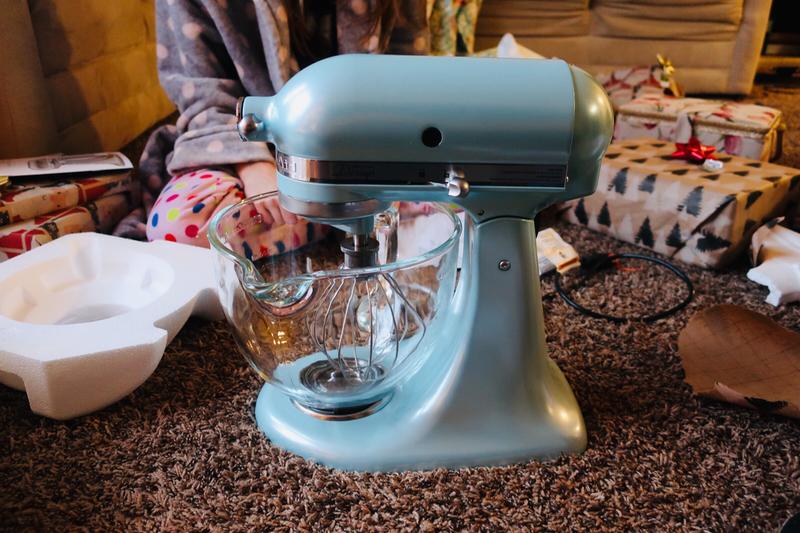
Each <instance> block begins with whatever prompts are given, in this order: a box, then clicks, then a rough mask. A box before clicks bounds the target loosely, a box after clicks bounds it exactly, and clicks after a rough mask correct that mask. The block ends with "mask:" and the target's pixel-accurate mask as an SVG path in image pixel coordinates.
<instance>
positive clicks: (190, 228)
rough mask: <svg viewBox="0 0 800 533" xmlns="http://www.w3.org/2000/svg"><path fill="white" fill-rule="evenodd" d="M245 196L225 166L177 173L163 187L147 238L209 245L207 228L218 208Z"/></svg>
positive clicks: (238, 182)
mask: <svg viewBox="0 0 800 533" xmlns="http://www.w3.org/2000/svg"><path fill="white" fill-rule="evenodd" d="M243 198H244V192H243V190H242V185H241V183H240V181H239V179H238V178H236V177H234V176H231V175H229V174H227V173H226V172H223V171H221V170H197V171H194V172H187V173H186V174H181V175H180V176H175V177H174V178H172V179H171V180H170V182H169V183H168V184H167V186H166V187H164V189H163V190H162V191H161V193H160V194H159V195H158V198H157V199H156V201H155V203H154V204H153V208H152V209H151V210H150V217H149V218H148V220H147V240H150V241H154V240H157V239H165V240H168V241H173V242H182V243H184V244H193V245H195V246H204V247H206V248H207V247H208V239H207V238H206V231H207V230H208V224H209V222H210V221H211V217H212V216H213V215H214V213H216V212H217V211H218V210H220V209H223V208H225V207H227V206H229V205H231V204H235V203H237V202H239V201H241V200H242V199H243Z"/></svg>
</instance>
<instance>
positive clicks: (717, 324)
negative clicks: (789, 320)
mask: <svg viewBox="0 0 800 533" xmlns="http://www.w3.org/2000/svg"><path fill="white" fill-rule="evenodd" d="M678 351H679V354H680V357H681V361H682V364H683V369H684V371H685V373H686V382H687V383H688V384H689V385H691V387H692V390H693V391H694V393H695V394H697V395H700V396H705V397H708V398H712V399H715V400H720V401H723V402H728V403H732V404H735V405H739V406H742V407H746V408H748V409H757V410H760V411H764V412H768V413H773V414H778V415H783V416H789V417H792V418H800V333H796V332H794V331H791V330H789V329H786V328H784V327H783V326H781V325H780V324H777V323H776V322H774V321H772V320H771V319H769V318H768V317H766V316H764V315H761V314H759V313H755V312H753V311H749V310H747V309H744V308H743V307H739V306H736V305H716V306H714V307H710V308H708V309H704V310H702V311H700V312H698V313H696V314H695V315H694V316H693V317H692V318H691V319H690V320H689V323H688V324H687V325H686V327H685V328H684V329H683V331H681V334H680V337H679V338H678Z"/></svg>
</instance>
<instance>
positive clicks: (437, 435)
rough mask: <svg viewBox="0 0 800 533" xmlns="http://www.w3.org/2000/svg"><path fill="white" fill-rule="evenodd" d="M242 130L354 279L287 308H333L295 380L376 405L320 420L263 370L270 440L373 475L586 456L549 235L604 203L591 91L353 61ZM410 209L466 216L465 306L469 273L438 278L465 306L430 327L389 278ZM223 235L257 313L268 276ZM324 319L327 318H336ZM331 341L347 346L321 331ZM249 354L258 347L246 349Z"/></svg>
mask: <svg viewBox="0 0 800 533" xmlns="http://www.w3.org/2000/svg"><path fill="white" fill-rule="evenodd" d="M237 114H238V118H239V123H238V130H239V133H240V135H241V137H242V139H243V140H246V141H260V142H269V143H272V144H274V146H275V149H276V157H275V160H276V166H277V170H278V189H279V191H280V203H281V205H282V207H283V208H284V209H287V210H288V211H291V212H293V213H296V214H297V215H299V216H302V217H306V218H308V219H310V220H313V221H318V222H324V223H327V224H329V225H332V226H334V227H336V228H340V229H342V230H344V231H346V232H347V235H348V238H347V239H345V240H344V241H342V242H341V244H340V249H341V255H342V259H343V261H342V263H343V264H342V270H341V272H344V273H347V272H352V273H353V274H352V276H351V278H347V279H352V280H353V282H352V287H351V286H350V285H344V283H343V284H342V285H343V286H336V285H335V284H336V283H337V282H336V281H333V282H331V283H329V284H328V285H325V287H320V288H318V289H315V291H311V290H310V289H309V288H308V285H305V287H306V288H305V289H303V290H304V291H305V293H303V294H305V295H304V296H300V295H299V294H300V292H303V291H301V290H300V289H298V287H300V286H301V285H302V283H299V282H294V284H293V285H292V290H293V291H294V292H298V291H300V292H298V296H297V297H296V298H295V299H294V300H292V304H291V306H288V307H287V308H292V309H295V308H298V306H301V305H305V304H303V303H302V302H303V301H306V300H309V299H314V300H316V299H318V300H320V301H322V302H325V304H324V305H322V306H321V307H319V306H318V307H317V309H316V313H314V312H309V313H308V317H317V318H316V319H314V318H308V317H307V318H306V322H308V325H307V326H305V327H306V328H307V329H306V330H304V331H308V332H312V331H316V332H317V335H319V332H320V331H322V333H323V334H322V335H319V336H320V339H318V340H316V341H315V342H314V346H315V348H313V349H316V350H318V352H319V353H322V354H323V355H319V353H317V354H316V355H315V356H314V358H312V359H309V361H312V360H313V361H314V362H313V363H311V364H307V363H301V361H303V359H300V360H298V361H296V362H295V363H293V364H302V365H305V366H303V368H302V369H298V370H297V372H296V373H295V374H296V375H300V378H298V379H299V381H298V383H300V384H299V385H298V387H300V388H302V387H303V386H309V382H310V381H313V378H314V376H312V375H311V374H314V373H315V372H316V373H317V374H319V373H322V374H326V375H327V377H328V378H329V379H330V383H333V384H334V385H335V386H334V387H332V388H331V389H329V390H330V391H331V392H332V393H336V392H337V390H334V389H336V386H340V385H343V386H347V384H348V383H355V384H362V385H363V386H364V387H366V389H364V388H363V387H362V389H360V390H370V391H376V392H375V395H374V396H369V394H359V396H358V397H359V398H360V399H361V401H360V402H359V401H353V400H348V403H345V402H344V401H342V402H340V403H339V404H336V403H331V404H330V405H327V404H325V405H321V404H320V405H317V404H313V403H311V402H310V401H309V402H306V401H305V400H303V397H301V396H297V397H294V398H293V397H292V395H291V394H289V395H287V394H285V392H286V391H285V390H284V389H285V386H284V385H282V382H281V378H280V377H279V375H280V372H281V365H277V367H276V369H275V370H274V374H271V373H270V372H272V370H270V371H269V372H267V373H265V372H263V371H261V374H262V375H265V377H267V378H268V379H267V383H265V385H264V387H263V388H262V390H261V393H260V395H259V397H258V401H257V404H256V419H257V421H258V425H259V427H260V428H261V429H262V430H263V431H264V432H265V433H266V434H267V435H268V436H269V438H270V439H271V440H272V442H273V443H275V444H276V445H278V446H280V447H282V448H284V449H287V450H290V451H292V452H295V453H298V454H300V455H302V456H304V457H307V458H310V459H313V460H316V461H319V462H321V463H324V464H326V465H329V466H333V467H339V468H344V469H348V470H371V471H381V470H400V469H406V468H432V467H457V466H467V465H493V464H503V463H510V462H515V461H521V460H527V459H530V458H547V457H553V456H556V455H558V454H560V453H563V452H567V453H571V452H580V451H582V450H584V449H585V447H586V430H585V425H584V422H583V418H582V415H581V412H580V409H579V407H578V404H577V402H576V400H575V397H574V396H573V393H572V390H571V389H570V386H569V384H568V383H567V381H566V379H565V378H564V376H563V374H562V373H561V371H560V370H559V369H558V367H557V366H556V364H555V363H554V362H553V361H552V360H551V359H550V358H549V357H548V355H547V348H546V345H545V332H544V324H543V317H542V302H541V296H540V287H539V273H538V266H537V259H536V250H535V242H536V239H535V237H536V232H535V230H534V222H533V219H534V216H535V215H536V213H538V212H539V211H540V210H542V209H543V208H544V207H546V206H548V205H550V204H552V203H554V202H557V201H564V200H568V199H571V198H576V197H579V196H584V195H588V194H591V193H592V192H593V191H594V189H595V187H596V183H597V176H598V172H599V168H600V163H601V159H602V156H603V154H604V152H605V150H606V148H607V146H608V143H609V142H610V138H611V131H612V123H613V115H612V111H611V106H610V104H609V102H608V99H607V97H606V95H605V93H604V91H603V90H602V88H601V87H600V86H599V85H598V84H597V83H596V82H595V81H594V80H593V79H592V78H591V77H590V76H589V75H587V74H586V73H585V72H583V71H581V70H580V69H578V68H576V67H573V66H570V65H568V64H567V63H565V62H563V61H560V60H523V59H494V58H444V57H409V56H370V55H345V56H338V57H334V58H330V59H326V60H323V61H320V62H318V63H315V64H313V65H312V66H310V67H308V68H307V69H305V70H303V71H301V72H299V73H298V74H297V75H296V76H294V77H293V78H292V79H291V80H290V81H289V82H288V83H287V84H286V85H285V86H284V87H283V88H282V89H281V90H280V91H279V92H278V93H277V94H276V95H275V96H273V97H247V98H244V99H242V100H241V101H240V103H239V106H238V109H237ZM395 201H421V202H446V203H450V204H457V205H459V206H460V207H462V208H463V209H464V211H465V213H466V219H467V224H466V225H467V233H466V237H465V239H464V250H463V265H462V269H461V272H460V278H459V280H458V283H457V286H456V287H455V289H454V290H453V285H454V284H455V281H453V283H452V284H450V285H448V283H449V282H447V280H449V279H450V277H448V276H452V279H453V280H454V279H455V274H454V270H455V262H454V261H453V260H449V259H447V260H445V261H443V262H442V263H441V264H440V268H442V269H446V270H441V271H440V274H439V277H438V279H439V285H437V287H443V289H441V291H440V296H439V297H440V298H450V297H451V295H452V303H451V304H450V306H449V308H448V309H447V311H446V313H440V314H439V316H437V317H436V318H435V319H432V320H431V321H430V322H427V323H426V320H429V318H428V315H426V314H425V312H424V311H422V310H421V307H420V306H419V305H418V304H417V297H416V296H414V295H412V294H411V293H410V292H409V291H410V290H411V289H409V288H408V287H409V286H410V285H408V284H405V285H403V283H401V282H400V281H398V280H400V279H401V278H402V276H401V274H400V273H399V271H398V272H395V273H394V274H392V273H391V271H390V270H391V269H390V268H389V267H390V265H383V266H381V265H380V264H379V263H378V262H377V261H376V249H377V243H376V239H375V237H374V235H375V231H374V225H375V220H376V215H377V214H379V213H382V212H384V211H385V210H386V209H387V208H389V207H390V205H391V203H392V202H395ZM442 209H443V212H444V211H446V209H445V208H442ZM221 215H223V216H224V214H221ZM443 216H448V215H446V214H445V215H443ZM449 216H452V213H451V214H450V215H449ZM221 218H222V217H221V216H220V215H218V216H217V217H216V219H215V221H213V222H212V230H211V232H210V233H211V234H210V240H211V242H212V244H213V245H214V246H215V247H216V248H218V250H223V249H224V253H225V254H226V257H227V258H228V259H231V258H233V259H235V261H236V262H237V264H238V266H237V269H238V270H237V274H238V276H239V278H240V285H241V287H243V288H244V290H245V292H248V291H249V294H250V297H252V296H253V295H255V296H256V297H258V295H257V294H256V293H257V292H258V291H255V290H254V289H252V286H251V284H250V282H248V279H249V278H248V276H251V277H252V276H253V275H254V274H253V272H254V271H253V269H251V268H250V266H248V263H247V262H246V261H245V260H244V258H243V257H242V256H241V254H237V253H235V252H233V251H231V246H228V247H227V248H225V242H224V239H221V238H220V237H219V236H217V237H215V236H214V235H213V233H214V231H215V229H214V228H215V226H218V225H219V224H221ZM443 220H444V219H443ZM448 220H450V219H448ZM452 220H453V222H452V224H453V228H454V230H453V234H454V235H455V236H456V238H457V236H458V233H459V232H460V225H459V223H458V221H457V219H456V218H455V217H452ZM248 259H250V258H249V257H248ZM248 272H249V273H248ZM442 272H443V273H444V274H442ZM447 272H449V274H447ZM309 276H310V274H309ZM307 279H312V278H311V277H307ZM308 283H310V282H308ZM260 287H261V288H260V289H259V290H260V291H262V292H264V291H267V292H270V294H274V293H275V291H276V289H275V288H274V286H269V287H267V288H265V286H260ZM270 287H271V288H270ZM238 289H239V287H237V290H238ZM278 292H280V291H278ZM283 292H286V291H285V290H284V291H283ZM312 292H315V294H316V295H311V293H312ZM259 294H260V293H259ZM441 295H444V296H441ZM304 298H305V300H304ZM362 302H367V303H366V304H364V303H362ZM292 306H293V307H292ZM320 308H324V309H325V310H326V311H327V313H328V314H327V315H326V314H323V315H321V318H320V315H318V313H319V309H320ZM333 308H337V309H339V311H338V313H339V315H338V316H340V319H339V320H338V322H337V320H335V319H332V318H330V315H331V314H332V311H331V309H333ZM281 312H283V311H280V312H278V311H274V310H273V311H269V313H271V314H270V316H280V313H281ZM377 315H380V316H383V317H388V318H391V320H389V319H388V318H387V320H383V319H381V320H378V319H373V317H374V316H377ZM228 318H229V320H230V321H231V323H232V324H233V325H234V329H236V328H237V327H240V326H237V324H236V321H237V317H236V316H232V315H231V314H230V313H229V317H228ZM362 322H365V323H366V326H365V325H364V324H362ZM314 323H315V324H316V325H314ZM334 324H338V326H335V325H334ZM345 326H346V327H347V328H348V329H347V331H350V330H353V329H355V330H358V332H359V333H357V334H356V333H345V329H344V328H345ZM331 327H333V328H335V327H339V328H340V329H337V330H336V333H335V334H334V333H327V334H325V332H326V331H327V328H331ZM237 331H238V330H237ZM240 336H241V335H240ZM308 336H310V337H314V334H313V333H310V334H309V335H308ZM325 337H327V338H328V339H329V340H326V339H325ZM378 342H381V343H383V344H381V345H380V346H378V344H376V343H378ZM240 346H243V350H251V348H248V346H249V345H247V342H246V341H244V340H240ZM367 348H368V349H367ZM420 352H424V353H423V354H422V355H419V353H420ZM253 353H255V352H253V351H252V350H251V351H250V354H251V356H252V355H253ZM411 353H414V354H417V355H419V357H416V358H415V359H414V361H416V363H415V364H416V366H415V367H413V368H411V370H408V371H404V373H405V374H408V376H407V378H406V379H404V380H402V381H400V380H398V381H396V383H393V384H391V386H387V387H384V386H383V385H385V383H383V381H385V380H387V379H389V378H390V377H391V374H392V368H394V366H392V365H396V366H398V367H400V366H402V365H401V364H400V363H401V360H402V361H405V360H407V359H408V360H410V359H409V354H411ZM343 354H344V355H343ZM347 354H352V355H347ZM256 356H257V354H256ZM398 357H399V359H398ZM249 358H251V360H252V357H249ZM378 360H380V361H382V362H380V361H378ZM255 366H257V365H255ZM288 366H289V365H287V368H288ZM312 367H313V368H312ZM303 379H305V380H306V381H305V382H303ZM316 392H320V391H316ZM323 392H324V391H323ZM309 397H310V396H309ZM322 397H323V398H324V397H325V396H324V395H323V396H322ZM332 397H333V396H332ZM348 398H350V397H348Z"/></svg>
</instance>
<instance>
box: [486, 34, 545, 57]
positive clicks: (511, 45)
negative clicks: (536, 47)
mask: <svg viewBox="0 0 800 533" xmlns="http://www.w3.org/2000/svg"><path fill="white" fill-rule="evenodd" d="M497 57H503V58H509V57H510V58H525V59H545V57H544V56H543V55H541V54H537V53H536V52H534V51H533V50H531V49H530V48H526V47H524V46H522V45H521V44H519V43H518V42H517V40H516V39H514V36H513V35H512V34H510V33H506V34H504V35H503V37H502V38H501V39H500V42H499V43H497Z"/></svg>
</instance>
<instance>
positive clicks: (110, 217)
mask: <svg viewBox="0 0 800 533" xmlns="http://www.w3.org/2000/svg"><path fill="white" fill-rule="evenodd" d="M138 202H139V193H138V190H132V191H129V192H125V193H121V194H113V195H111V196H105V197H102V198H100V199H98V200H96V201H94V202H89V203H87V204H85V205H81V206H77V207H71V208H68V209H62V210H60V211H56V212H55V213H51V214H48V215H42V216H38V217H35V218H33V219H31V220H26V221H24V222H18V223H16V224H11V225H9V226H3V227H0V261H3V260H5V259H8V258H11V257H15V256H17V255H19V254H21V253H24V252H27V251H28V250H31V249H32V248H35V247H37V246H41V245H43V244H45V243H48V242H50V241H52V240H54V239H57V238H58V237H61V236H63V235H67V234H70V233H80V232H85V231H97V232H101V233H108V232H110V231H111V230H112V229H113V228H114V226H115V225H116V224H117V222H119V221H120V220H121V219H122V218H123V217H124V216H125V215H127V214H128V213H129V212H130V211H131V209H133V208H134V207H135V206H136V205H138Z"/></svg>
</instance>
